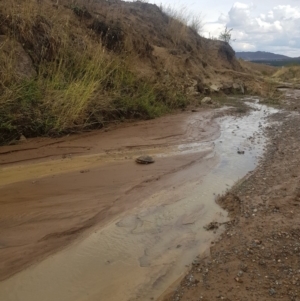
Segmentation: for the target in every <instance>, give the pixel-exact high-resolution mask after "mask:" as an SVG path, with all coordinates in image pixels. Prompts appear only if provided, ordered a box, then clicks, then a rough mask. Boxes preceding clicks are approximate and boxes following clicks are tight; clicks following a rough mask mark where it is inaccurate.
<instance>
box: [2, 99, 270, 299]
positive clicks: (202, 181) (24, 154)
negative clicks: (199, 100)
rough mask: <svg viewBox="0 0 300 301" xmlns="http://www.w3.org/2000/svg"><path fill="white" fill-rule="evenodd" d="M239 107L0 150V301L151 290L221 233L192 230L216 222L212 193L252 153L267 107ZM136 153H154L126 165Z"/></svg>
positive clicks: (220, 215)
mask: <svg viewBox="0 0 300 301" xmlns="http://www.w3.org/2000/svg"><path fill="white" fill-rule="evenodd" d="M248 105H249V106H250V107H252V110H250V113H249V114H248V115H246V116H226V114H225V116H223V117H218V118H216V115H218V116H220V115H222V114H223V113H224V112H223V111H216V110H215V111H202V112H197V113H183V114H178V115H173V116H167V117H163V118H160V119H157V120H153V121H146V122H138V123H136V124H132V125H129V126H126V127H122V128H117V129H113V130H111V131H108V132H104V131H103V132H97V133H89V134H83V135H78V136H73V137H68V138H65V139H57V140H48V139H40V140H32V141H27V142H26V143H24V144H22V145H16V146H8V147H3V148H1V149H0V154H1V155H0V162H1V171H0V192H1V200H0V224H1V239H0V257H1V259H2V260H1V263H0V267H1V268H0V279H1V280H2V281H1V282H0V299H1V300H2V299H3V300H11V301H13V300H24V301H27V300H30V301H35V300H41V299H42V300H44V301H47V300H62V301H63V300H66V301H67V300H72V301H74V300H78V301H79V300H89V301H92V300H99V299H101V300H112V301H114V300H116V301H117V300H118V301H120V300H124V301H127V300H148V299H150V298H154V299H156V298H158V297H159V296H160V295H161V294H162V293H163V292H164V291H165V290H166V288H167V287H168V286H169V285H170V284H172V283H173V282H174V281H176V280H177V279H178V278H179V277H180V275H184V273H185V272H186V270H187V267H188V265H189V264H191V262H192V261H193V260H194V258H195V257H196V256H197V255H199V254H205V252H207V250H208V248H209V246H210V245H211V243H212V241H215V240H216V239H217V238H218V236H219V235H220V234H221V233H222V231H223V229H224V226H222V225H221V226H220V227H219V228H218V229H215V231H206V230H205V229H204V227H205V226H206V225H207V224H209V223H210V222H218V223H220V224H223V223H225V222H226V221H228V217H227V212H226V211H224V210H223V209H221V207H219V206H218V205H217V204H216V202H215V199H216V197H217V195H218V194H222V193H224V192H225V191H226V190H227V189H229V188H230V187H231V186H232V185H233V184H234V183H236V182H237V181H238V180H239V179H241V178H243V177H244V176H245V175H246V174H247V173H248V172H250V171H252V170H253V169H254V168H255V167H256V165H257V162H258V160H259V158H260V156H262V155H263V153H264V149H265V146H266V139H265V137H264V134H263V129H264V127H266V126H267V125H268V123H267V122H266V118H267V117H268V116H270V115H271V114H273V113H275V112H276V110H274V109H270V108H268V107H266V106H263V105H260V104H257V103H253V102H251V103H250V102H249V103H248ZM222 112H223V113H222ZM220 113H222V114H220ZM145 154H147V155H151V156H153V157H154V158H155V163H154V164H151V165H138V164H136V163H135V161H134V159H135V158H136V157H137V156H139V155H145ZM75 238H77V239H75Z"/></svg>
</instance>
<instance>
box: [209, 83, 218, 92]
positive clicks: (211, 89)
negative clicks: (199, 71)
mask: <svg viewBox="0 0 300 301" xmlns="http://www.w3.org/2000/svg"><path fill="white" fill-rule="evenodd" d="M209 88H210V91H211V92H219V91H220V87H219V86H217V85H215V84H213V85H211V86H210V87H209Z"/></svg>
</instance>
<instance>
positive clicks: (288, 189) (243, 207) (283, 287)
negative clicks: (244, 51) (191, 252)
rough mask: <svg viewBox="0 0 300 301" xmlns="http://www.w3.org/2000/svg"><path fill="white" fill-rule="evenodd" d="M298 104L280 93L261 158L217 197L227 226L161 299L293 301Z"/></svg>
mask: <svg viewBox="0 0 300 301" xmlns="http://www.w3.org/2000/svg"><path fill="white" fill-rule="evenodd" d="M299 100H300V91H299V90H288V91H287V92H286V97H285V103H284V109H285V110H284V111H282V112H280V113H278V114H276V115H274V116H273V117H272V120H273V121H274V122H275V124H273V126H271V127H269V129H268V136H269V139H270V140H269V145H268V150H267V154H266V156H265V158H264V159H263V161H262V162H261V164H260V166H259V167H258V168H257V169H256V170H255V172H253V173H252V174H251V175H249V176H248V177H247V178H246V179H244V180H243V181H242V182H240V183H238V184H237V185H236V186H235V188H234V189H232V190H231V191H230V192H229V193H228V194H227V195H225V196H224V197H222V198H221V199H220V200H219V204H220V205H221V206H222V207H223V208H224V209H226V210H227V211H229V215H230V218H231V223H230V224H227V226H226V230H225V232H224V233H223V235H222V236H221V238H220V239H219V240H217V241H215V242H214V243H213V244H212V246H211V248H210V254H209V255H207V256H206V257H203V256H199V257H198V258H197V259H195V261H194V262H193V266H192V268H191V270H190V272H189V273H188V274H187V275H186V276H185V277H184V279H183V280H182V282H181V283H180V284H179V285H174V287H175V288H174V287H173V288H172V290H173V291H172V292H171V293H170V294H169V295H168V296H167V297H165V298H164V300H165V301H167V300H168V301H171V300H172V301H179V300H182V301H187V300H190V301H191V300H193V301H198V300H206V301H211V300H227V301H229V300H272V299H275V300H276V299H278V300H293V301H299V300H300V183H299V178H300V131H299V124H300V115H299V111H300V106H299ZM276 122H277V124H276ZM174 290H175V292H174Z"/></svg>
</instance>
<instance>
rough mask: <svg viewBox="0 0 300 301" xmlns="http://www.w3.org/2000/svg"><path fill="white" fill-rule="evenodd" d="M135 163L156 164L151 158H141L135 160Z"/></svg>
mask: <svg viewBox="0 0 300 301" xmlns="http://www.w3.org/2000/svg"><path fill="white" fill-rule="evenodd" d="M135 162H136V163H139V164H150V163H154V162H155V161H154V159H153V158H152V157H150V156H140V157H138V158H136V159H135Z"/></svg>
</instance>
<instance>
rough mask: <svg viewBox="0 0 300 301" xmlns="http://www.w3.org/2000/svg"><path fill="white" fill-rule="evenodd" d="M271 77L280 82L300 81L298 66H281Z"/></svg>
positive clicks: (296, 82)
mask: <svg viewBox="0 0 300 301" xmlns="http://www.w3.org/2000/svg"><path fill="white" fill-rule="evenodd" d="M272 78H273V79H274V80H278V81H282V82H290V83H294V84H299V83H300V66H290V67H282V68H280V69H279V70H278V71H277V72H276V73H275V74H273V76H272Z"/></svg>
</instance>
